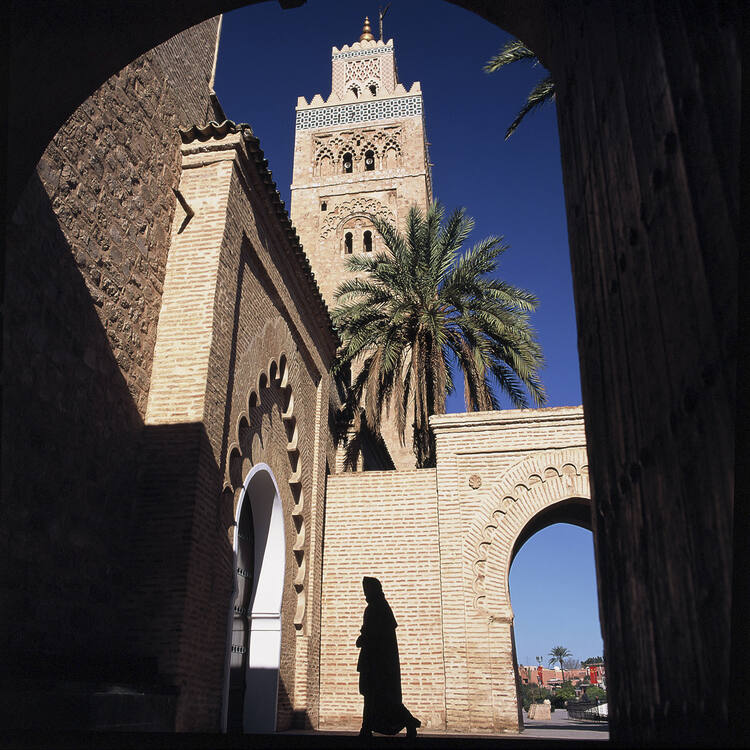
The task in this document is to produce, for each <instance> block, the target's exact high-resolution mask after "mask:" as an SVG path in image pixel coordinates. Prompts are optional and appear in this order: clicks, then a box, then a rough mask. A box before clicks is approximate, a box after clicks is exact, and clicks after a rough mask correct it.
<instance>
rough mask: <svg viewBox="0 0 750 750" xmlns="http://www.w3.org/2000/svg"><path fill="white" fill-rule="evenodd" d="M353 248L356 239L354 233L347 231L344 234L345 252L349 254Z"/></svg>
mask: <svg viewBox="0 0 750 750" xmlns="http://www.w3.org/2000/svg"><path fill="white" fill-rule="evenodd" d="M353 248H354V239H353V237H352V233H351V232H347V233H346V234H345V235H344V252H345V253H346V254H347V255H351V254H352V249H353Z"/></svg>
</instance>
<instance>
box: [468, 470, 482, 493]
mask: <svg viewBox="0 0 750 750" xmlns="http://www.w3.org/2000/svg"><path fill="white" fill-rule="evenodd" d="M481 486H482V477H480V476H479V474H472V475H471V476H470V477H469V487H471V489H473V490H478V489H479V488H480V487H481Z"/></svg>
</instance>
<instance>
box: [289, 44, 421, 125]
mask: <svg viewBox="0 0 750 750" xmlns="http://www.w3.org/2000/svg"><path fill="white" fill-rule="evenodd" d="M334 49H335V47H334ZM421 94H422V85H421V84H420V82H419V81H414V83H412V85H411V88H410V89H408V90H407V89H406V87H405V86H404V85H403V84H402V83H397V84H396V85H395V86H394V87H393V91H392V92H390V93H388V94H373V93H372V92H371V91H370V90H369V89H365V90H364V91H363V92H362V93H361V94H360V95H359V96H356V95H355V94H354V92H353V91H346V92H345V93H344V96H343V97H342V96H340V95H339V94H337V93H336V92H335V91H331V93H330V94H329V96H328V98H327V99H323V97H322V96H321V95H320V94H315V96H313V98H312V99H311V100H310V102H309V103H308V101H307V99H305V97H304V96H299V97H297V107H296V110H297V111H299V110H301V109H314V108H315V107H330V106H332V105H335V104H350V103H356V102H363V101H365V102H366V101H376V100H382V99H393V98H395V97H399V96H421Z"/></svg>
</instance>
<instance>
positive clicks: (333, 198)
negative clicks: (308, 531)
mask: <svg viewBox="0 0 750 750" xmlns="http://www.w3.org/2000/svg"><path fill="white" fill-rule="evenodd" d="M331 69H332V75H331V79H332V81H331V93H330V95H329V96H328V98H327V99H325V100H324V99H323V97H322V96H321V95H320V94H316V95H315V96H314V97H313V98H312V100H311V101H310V103H309V104H308V102H307V101H306V100H305V99H304V97H299V99H298V100H297V109H296V112H297V117H296V127H295V131H296V132H295V143H294V173H293V184H292V186H291V191H292V197H291V217H292V222H293V224H294V226H295V228H296V230H297V232H298V234H299V237H300V239H301V241H302V246H303V248H304V250H305V253H306V254H307V256H308V258H309V259H310V263H311V264H312V268H313V272H314V273H315V278H316V280H317V282H318V285H319V287H320V290H321V292H322V294H323V298H324V299H325V301H326V304H327V305H328V306H329V308H331V309H332V308H333V307H334V306H335V302H334V293H335V291H336V288H337V287H338V285H339V284H340V283H341V282H342V281H343V280H344V279H345V278H347V276H348V275H349V274H348V273H347V272H346V270H345V268H344V266H345V261H346V257H347V256H348V255H350V254H352V253H362V252H373V251H377V250H380V249H381V247H380V242H381V239H380V237H379V236H378V235H377V233H376V232H375V231H374V228H373V226H372V223H371V222H370V221H369V220H368V219H367V215H368V214H374V215H376V216H380V217H382V218H384V219H387V220H388V221H390V222H392V223H394V224H396V225H397V226H399V227H400V228H403V226H404V223H405V220H406V215H407V213H408V211H409V208H410V207H411V206H412V205H417V206H418V207H419V208H421V209H422V210H423V211H424V210H426V208H427V206H428V205H429V203H430V201H431V200H432V184H431V175H430V164H429V157H428V152H427V140H426V138H425V126H424V116H423V108H422V90H421V87H420V85H419V82H414V83H413V84H412V86H411V88H410V89H409V90H407V89H406V88H405V87H404V86H403V84H401V83H399V82H398V76H397V71H396V60H395V56H394V46H393V40H392V39H389V40H388V41H387V42H383V40H382V39H380V40H378V41H376V40H375V39H374V37H373V35H372V33H371V31H370V24H369V21H368V20H367V19H366V20H365V25H364V28H363V30H362V34H361V36H360V37H359V41H357V42H354V44H352V45H351V46H349V45H344V46H343V47H342V48H341V49H338V48H336V47H333V49H332V51H331ZM384 421H385V420H384ZM408 429H409V428H407V430H408ZM383 437H384V439H385V442H386V445H387V446H388V449H389V451H390V453H391V457H392V459H393V462H394V464H395V466H396V468H397V469H412V468H414V454H413V452H412V449H411V434H410V432H407V435H406V443H407V444H406V446H401V445H400V442H399V439H398V437H397V435H396V431H395V427H393V426H392V425H391V424H384V425H383Z"/></svg>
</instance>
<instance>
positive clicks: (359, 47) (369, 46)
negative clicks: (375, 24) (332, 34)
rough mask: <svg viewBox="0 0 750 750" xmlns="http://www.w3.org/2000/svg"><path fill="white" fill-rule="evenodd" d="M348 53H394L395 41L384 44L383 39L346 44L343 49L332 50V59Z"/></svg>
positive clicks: (390, 40) (335, 48)
mask: <svg viewBox="0 0 750 750" xmlns="http://www.w3.org/2000/svg"><path fill="white" fill-rule="evenodd" d="M346 52H359V54H367V53H368V52H391V54H392V53H393V39H389V40H388V41H387V42H384V41H383V40H382V39H378V40H375V39H373V40H372V41H367V40H365V41H362V42H354V44H351V45H349V44H345V45H344V46H343V47H342V48H341V49H339V48H338V47H332V48H331V57H336V55H341V54H343V53H346Z"/></svg>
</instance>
